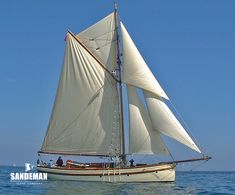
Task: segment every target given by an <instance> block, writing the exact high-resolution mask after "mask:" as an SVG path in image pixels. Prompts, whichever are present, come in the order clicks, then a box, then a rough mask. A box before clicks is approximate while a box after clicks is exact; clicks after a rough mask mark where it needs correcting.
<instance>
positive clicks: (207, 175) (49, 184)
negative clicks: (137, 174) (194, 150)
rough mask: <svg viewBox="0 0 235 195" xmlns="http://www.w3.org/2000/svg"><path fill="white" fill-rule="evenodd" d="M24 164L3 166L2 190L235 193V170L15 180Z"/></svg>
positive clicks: (68, 192)
mask: <svg viewBox="0 0 235 195" xmlns="http://www.w3.org/2000/svg"><path fill="white" fill-rule="evenodd" d="M24 171H25V170H24V167H10V166H0V194H7V195H9V194H16V195H20V194H24V195H25V194H56V195H58V194H66V195H69V194H88V195H93V194H104V195H106V194H107V195H110V194H140V195H142V194H144V195H148V194H167V195H168V194H235V172H197V171H191V172H176V181H175V182H172V183H155V182H154V183H105V182H78V181H59V180H47V181H26V182H24V181H11V176H10V174H11V173H12V172H24Z"/></svg>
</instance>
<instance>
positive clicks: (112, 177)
mask: <svg viewBox="0 0 235 195" xmlns="http://www.w3.org/2000/svg"><path fill="white" fill-rule="evenodd" d="M37 169H38V171H39V172H46V173H47V176H48V178H49V179H60V180H77V181H99V182H173V181H175V169H174V165H172V164H164V165H146V166H140V167H127V168H119V169H118V168H115V169H113V168H109V169H101V168H100V169H99V168H78V169H76V168H67V167H53V168H51V167H40V166H39V167H37Z"/></svg>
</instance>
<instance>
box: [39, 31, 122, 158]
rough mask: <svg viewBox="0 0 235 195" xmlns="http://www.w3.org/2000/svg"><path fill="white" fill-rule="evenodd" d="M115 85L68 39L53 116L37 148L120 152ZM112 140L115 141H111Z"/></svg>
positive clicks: (63, 151)
mask: <svg viewBox="0 0 235 195" xmlns="http://www.w3.org/2000/svg"><path fill="white" fill-rule="evenodd" d="M118 121H119V103H118V94H117V89H116V82H115V81H114V79H113V78H111V76H110V75H109V74H107V72H106V71H105V70H104V69H103V68H102V67H101V66H100V65H99V64H98V63H97V61H95V60H94V58H93V57H91V55H90V54H89V53H88V52H87V51H86V50H85V49H84V48H83V47H82V46H81V45H80V44H79V43H78V42H77V41H76V40H75V39H74V38H73V37H72V36H70V35H68V36H67V45H66V51H65V59H64V65H63V70H62V73H61V78H60V83H59V87H58V90H57V95H56V100H55V103H54V108H53V112H52V115H51V118H50V121H49V126H48V130H47V133H46V136H45V139H44V142H43V145H42V148H41V151H42V152H46V153H64V154H91V155H93V154H94V155H95V154H108V153H109V152H110V147H115V148H114V149H115V150H116V151H120V148H119V147H120V138H119V136H118V135H115V136H114V135H113V134H114V133H115V134H118V133H119V131H120V130H119V122H118ZM114 138H115V139H114Z"/></svg>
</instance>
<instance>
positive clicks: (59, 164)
mask: <svg viewBox="0 0 235 195" xmlns="http://www.w3.org/2000/svg"><path fill="white" fill-rule="evenodd" d="M56 165H57V166H59V167H62V166H63V160H62V158H61V156H59V158H58V159H57V161H56Z"/></svg>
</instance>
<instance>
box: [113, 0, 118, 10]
mask: <svg viewBox="0 0 235 195" xmlns="http://www.w3.org/2000/svg"><path fill="white" fill-rule="evenodd" d="M117 8H118V6H117V2H114V11H115V12H116V11H117Z"/></svg>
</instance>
